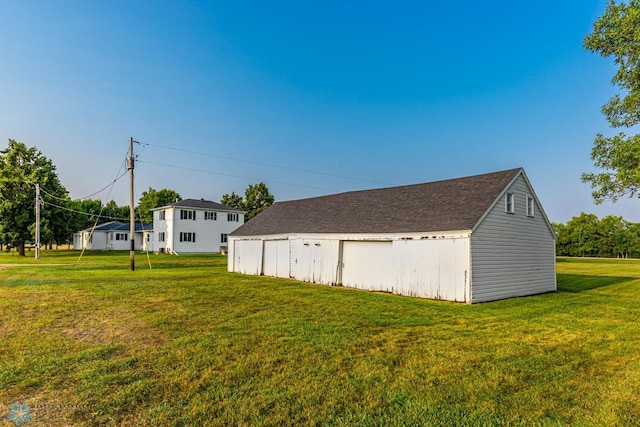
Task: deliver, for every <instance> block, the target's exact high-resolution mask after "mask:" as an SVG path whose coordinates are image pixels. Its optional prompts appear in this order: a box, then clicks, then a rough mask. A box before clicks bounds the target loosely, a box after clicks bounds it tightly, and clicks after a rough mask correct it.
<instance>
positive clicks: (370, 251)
mask: <svg viewBox="0 0 640 427" xmlns="http://www.w3.org/2000/svg"><path fill="white" fill-rule="evenodd" d="M342 245H343V246H342V264H341V267H342V285H343V286H347V287H350V288H357V289H365V290H370V291H385V292H393V290H394V289H393V288H394V284H395V277H394V271H393V256H392V248H393V244H392V242H391V241H384V240H379V241H368V240H363V241H345V242H342Z"/></svg>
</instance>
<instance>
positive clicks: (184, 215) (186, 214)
mask: <svg viewBox="0 0 640 427" xmlns="http://www.w3.org/2000/svg"><path fill="white" fill-rule="evenodd" d="M180 219H193V220H195V219H196V211H186V210H180Z"/></svg>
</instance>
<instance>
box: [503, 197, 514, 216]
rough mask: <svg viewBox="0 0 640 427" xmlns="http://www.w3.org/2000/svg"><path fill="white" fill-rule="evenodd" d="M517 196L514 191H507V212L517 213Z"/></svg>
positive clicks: (505, 205) (505, 198)
mask: <svg viewBox="0 0 640 427" xmlns="http://www.w3.org/2000/svg"><path fill="white" fill-rule="evenodd" d="M515 203H516V196H515V194H513V193H507V194H506V195H505V196H504V211H505V212H507V213H515V211H516V210H515Z"/></svg>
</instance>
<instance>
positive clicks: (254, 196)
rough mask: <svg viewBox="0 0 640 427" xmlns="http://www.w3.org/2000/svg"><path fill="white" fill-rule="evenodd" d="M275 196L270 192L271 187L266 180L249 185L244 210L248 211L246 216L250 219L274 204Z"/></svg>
mask: <svg viewBox="0 0 640 427" xmlns="http://www.w3.org/2000/svg"><path fill="white" fill-rule="evenodd" d="M274 201H275V198H274V197H273V194H271V193H270V192H269V188H267V185H266V184H265V183H264V182H260V183H258V184H253V185H249V187H247V189H246V190H245V192H244V210H245V211H247V213H246V214H245V218H246V220H247V221H249V220H250V219H251V218H253V217H254V216H256V215H258V214H259V213H260V212H262V211H263V210H265V209H267V208H268V207H269V206H271V205H272V204H273V202H274Z"/></svg>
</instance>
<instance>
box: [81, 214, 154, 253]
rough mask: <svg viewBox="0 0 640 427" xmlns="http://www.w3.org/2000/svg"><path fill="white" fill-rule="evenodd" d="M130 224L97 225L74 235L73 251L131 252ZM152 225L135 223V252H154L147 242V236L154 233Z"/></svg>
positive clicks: (111, 223) (116, 222)
mask: <svg viewBox="0 0 640 427" xmlns="http://www.w3.org/2000/svg"><path fill="white" fill-rule="evenodd" d="M129 227H130V224H129V223H124V222H119V221H110V222H106V223H103V224H99V225H97V226H96V227H95V228H93V227H89V228H86V229H84V230H81V231H79V232H77V233H75V234H74V235H73V249H75V250H82V249H83V248H84V249H87V250H97V251H118V250H130V249H131V243H130V241H129V231H130V228H129ZM152 229H153V227H152V225H151V224H143V223H141V222H136V223H135V234H134V247H135V250H152V249H151V248H149V242H147V237H146V236H147V235H149V234H150V233H151V232H152Z"/></svg>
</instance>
